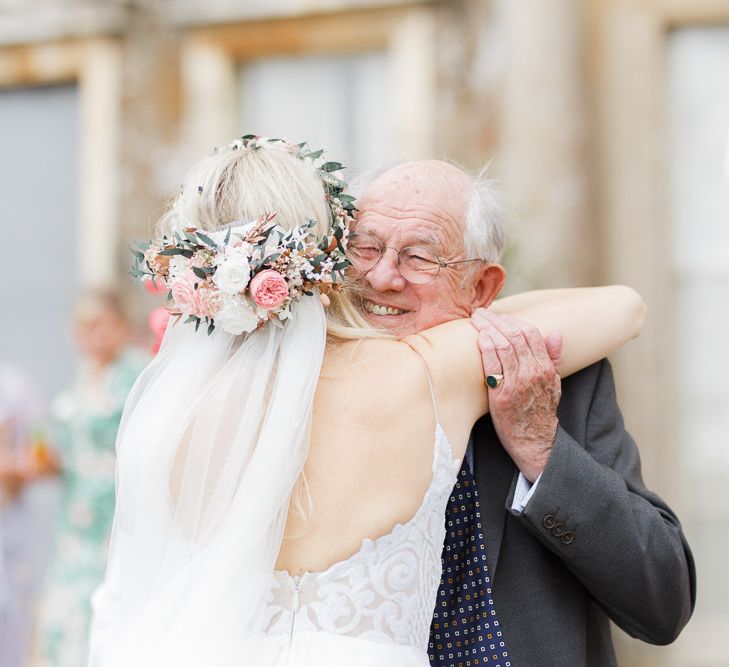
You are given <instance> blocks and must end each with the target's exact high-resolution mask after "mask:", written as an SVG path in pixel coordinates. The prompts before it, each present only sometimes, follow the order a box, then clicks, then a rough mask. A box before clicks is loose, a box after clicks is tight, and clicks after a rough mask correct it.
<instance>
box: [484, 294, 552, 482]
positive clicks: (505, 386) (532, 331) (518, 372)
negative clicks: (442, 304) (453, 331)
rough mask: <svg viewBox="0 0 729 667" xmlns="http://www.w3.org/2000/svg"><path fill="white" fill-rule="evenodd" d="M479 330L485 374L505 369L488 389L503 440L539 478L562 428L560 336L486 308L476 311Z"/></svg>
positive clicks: (528, 474)
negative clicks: (559, 416) (559, 410)
mask: <svg viewBox="0 0 729 667" xmlns="http://www.w3.org/2000/svg"><path fill="white" fill-rule="evenodd" d="M471 322H472V324H473V326H474V327H475V328H476V329H477V330H478V332H479V336H478V347H479V349H480V351H481V359H482V361H483V370H484V377H487V376H489V375H503V376H504V379H503V381H502V382H501V383H500V384H499V385H498V386H497V387H495V388H493V389H489V412H490V413H491V420H492V421H493V424H494V428H495V429H496V433H497V435H498V436H499V440H500V441H501V444H502V445H503V446H504V449H506V451H507V452H508V454H509V456H511V458H512V459H513V461H514V463H515V464H516V466H517V467H518V468H519V470H520V471H521V472H522V474H523V475H524V476H525V477H526V478H527V479H528V480H529V481H530V482H534V481H535V480H536V479H537V477H539V475H541V473H542V471H543V470H544V467H545V466H546V464H547V460H548V459H549V455H550V453H551V451H552V446H553V445H554V439H555V436H556V434H557V425H558V419H557V406H558V404H559V399H560V397H561V394H562V386H561V382H560V378H559V375H558V374H557V371H556V369H555V364H556V363H558V362H559V358H560V355H561V348H562V339H561V336H559V334H557V333H551V334H550V335H549V336H548V337H547V342H545V340H544V339H543V338H542V335H541V333H540V332H539V331H538V330H537V329H536V327H533V326H532V325H530V324H527V323H525V322H521V321H519V320H517V319H516V318H514V317H509V316H503V315H496V314H494V313H491V312H489V311H488V310H485V309H483V308H479V309H478V310H476V311H475V312H474V314H473V316H472V317H471Z"/></svg>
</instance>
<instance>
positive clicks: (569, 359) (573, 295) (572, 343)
mask: <svg viewBox="0 0 729 667" xmlns="http://www.w3.org/2000/svg"><path fill="white" fill-rule="evenodd" d="M509 298H511V297H509ZM514 299H515V301H514V302H513V303H517V301H516V299H519V300H520V301H521V303H520V304H519V306H518V307H517V308H515V309H514V310H511V311H510V312H509V314H510V315H511V316H513V317H516V318H517V319H519V320H522V321H524V322H528V323H530V324H533V325H534V326H536V327H537V328H538V329H539V331H540V332H541V334H542V336H547V334H549V333H550V332H552V331H557V332H559V333H560V334H562V338H563V341H564V342H563V346H562V356H561V359H560V361H559V363H558V364H557V372H558V373H559V374H560V375H561V376H562V377H566V376H567V375H571V374H572V373H574V372H575V371H578V370H581V369H582V368H585V367H586V366H589V365H590V364H593V363H595V362H596V361H599V360H600V359H602V358H603V357H606V356H608V355H609V354H611V353H612V352H614V351H615V350H616V349H617V348H619V347H621V346H622V345H624V344H625V343H627V342H628V341H629V340H631V339H633V338H635V337H636V336H638V334H640V332H641V330H642V329H643V324H644V321H645V310H646V309H645V303H644V302H643V299H641V297H640V295H639V294H638V293H637V292H636V291H635V290H634V289H632V288H630V287H626V286H625V285H611V286H608V287H583V288H576V289H561V290H542V291H538V292H525V293H524V294H522V295H516V296H515V297H514Z"/></svg>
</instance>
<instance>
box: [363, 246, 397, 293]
mask: <svg viewBox="0 0 729 667" xmlns="http://www.w3.org/2000/svg"><path fill="white" fill-rule="evenodd" d="M389 250H391V249H390V248H387V249H386V250H385V253H384V254H383V255H382V257H381V258H380V261H379V262H377V264H376V265H375V266H374V267H372V269H370V270H369V271H368V272H367V275H366V276H365V277H366V278H367V282H368V283H369V284H370V286H371V287H372V289H374V290H375V291H376V292H401V291H402V290H403V289H405V286H406V285H407V280H405V278H403V277H402V274H401V273H400V267H399V265H398V262H397V253H396V252H388V251H389Z"/></svg>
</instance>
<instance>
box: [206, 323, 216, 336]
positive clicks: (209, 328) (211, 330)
mask: <svg viewBox="0 0 729 667" xmlns="http://www.w3.org/2000/svg"><path fill="white" fill-rule="evenodd" d="M214 329H215V324H214V323H213V321H212V320H211V321H210V324H208V336H209V335H210V334H211V333H213V330H214Z"/></svg>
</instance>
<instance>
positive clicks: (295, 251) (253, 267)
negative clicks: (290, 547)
mask: <svg viewBox="0 0 729 667" xmlns="http://www.w3.org/2000/svg"><path fill="white" fill-rule="evenodd" d="M267 142H268V143H281V144H284V145H285V146H286V147H287V148H288V149H289V150H290V151H291V152H292V153H293V154H294V155H296V156H297V157H299V158H300V159H302V160H306V161H317V160H318V159H319V158H320V156H321V155H322V151H308V150H307V149H306V144H291V143H289V142H287V141H283V140H280V139H266V138H262V137H256V136H254V135H246V136H244V137H241V138H240V139H237V140H236V141H234V142H232V143H231V144H230V148H231V149H233V150H239V149H242V148H251V149H254V150H255V149H257V148H260V147H261V146H262V145H263V144H264V143H267ZM342 168H343V167H342V165H341V164H339V163H338V162H325V163H323V164H321V165H320V166H318V167H317V169H318V171H319V174H320V176H321V178H322V182H323V184H324V190H325V193H326V198H327V203H328V205H329V208H330V210H331V215H332V221H331V231H330V233H329V234H328V235H327V236H326V237H323V238H318V237H317V236H316V234H315V233H314V227H316V225H317V223H316V221H315V220H309V221H307V222H304V223H303V224H302V225H299V226H298V227H294V228H293V229H290V230H288V231H287V230H284V229H283V228H282V227H281V226H280V225H277V224H276V222H275V216H276V214H275V212H272V213H270V214H267V215H264V216H262V217H261V218H260V219H259V220H257V221H255V222H252V223H243V222H234V223H231V224H229V225H226V226H224V227H223V228H220V229H217V230H215V231H212V232H210V231H201V230H199V229H197V228H195V227H188V228H186V229H185V230H184V232H182V233H180V232H175V234H174V236H173V237H167V236H164V237H163V238H161V239H156V240H152V241H150V242H148V243H145V244H139V245H138V247H137V248H136V249H132V253H133V254H134V263H133V267H132V271H131V272H130V273H131V275H132V276H134V277H136V278H141V279H143V280H152V281H153V282H154V283H155V284H156V283H157V281H160V282H161V283H162V284H163V285H164V286H165V287H166V288H167V290H168V293H167V300H168V305H167V307H168V309H169V311H170V313H171V314H172V315H173V316H177V317H178V318H179V317H182V316H183V315H187V319H186V320H185V322H192V323H194V324H195V329H196V330H197V329H198V328H199V327H200V324H202V323H203V322H204V323H206V324H207V332H208V334H211V333H212V332H213V331H214V329H215V328H216V327H217V326H219V327H220V328H222V329H223V330H224V331H226V332H228V333H230V334H233V335H236V336H237V335H241V334H243V333H248V332H251V331H254V330H255V329H257V328H259V327H261V326H263V325H264V324H265V323H266V322H269V321H271V322H273V323H274V324H276V325H278V326H283V322H284V321H285V320H287V319H288V318H289V317H291V309H290V308H291V304H292V303H293V302H294V301H297V300H299V299H300V298H301V297H302V296H303V295H308V296H311V295H313V292H312V291H311V290H312V289H313V288H314V287H317V288H318V289H319V291H320V293H321V294H322V299H323V300H325V299H326V296H325V295H326V292H328V291H330V290H334V289H338V288H339V287H340V286H341V283H342V282H343V280H344V271H345V270H346V268H347V267H348V266H349V262H348V260H347V258H346V254H345V253H346V247H347V239H348V233H349V230H348V226H349V223H350V222H351V221H352V214H353V212H354V210H355V207H354V198H353V197H350V196H349V195H345V194H343V190H344V188H345V187H346V184H345V182H344V181H343V180H341V179H340V178H338V177H337V176H335V175H334V173H333V172H336V171H339V170H340V169H342Z"/></svg>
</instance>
